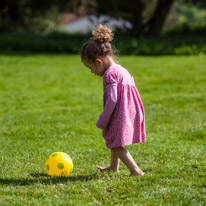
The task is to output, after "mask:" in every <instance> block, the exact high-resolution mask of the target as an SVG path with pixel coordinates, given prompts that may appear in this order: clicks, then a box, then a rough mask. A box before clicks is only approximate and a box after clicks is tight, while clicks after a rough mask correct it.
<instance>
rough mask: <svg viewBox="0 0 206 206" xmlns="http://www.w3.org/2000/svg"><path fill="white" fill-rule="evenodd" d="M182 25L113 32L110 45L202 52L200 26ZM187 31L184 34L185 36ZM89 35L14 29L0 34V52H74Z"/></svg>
mask: <svg viewBox="0 0 206 206" xmlns="http://www.w3.org/2000/svg"><path fill="white" fill-rule="evenodd" d="M205 28H206V27H204V26H201V27H195V26H188V25H184V26H183V27H181V28H180V27H176V28H173V30H170V31H167V32H165V33H164V34H163V35H162V36H161V37H159V38H155V39H152V38H145V37H140V38H134V37H131V36H129V35H128V34H121V33H117V34H116V35H115V39H114V42H113V44H114V46H115V47H116V49H117V50H119V51H120V54H125V55H129V54H131V55H198V54H201V55H202V54H206V41H205V37H204V32H203V31H204V29H205ZM186 34H187V35H186ZM90 38H91V36H89V35H80V34H68V33H62V32H53V33H50V34H36V33H32V32H14V33H4V34H0V51H1V52H20V51H21V52H38V53H39V52H41V53H68V54H78V53H79V52H80V50H81V47H82V45H83V43H85V42H86V41H88V40H89V39H90Z"/></svg>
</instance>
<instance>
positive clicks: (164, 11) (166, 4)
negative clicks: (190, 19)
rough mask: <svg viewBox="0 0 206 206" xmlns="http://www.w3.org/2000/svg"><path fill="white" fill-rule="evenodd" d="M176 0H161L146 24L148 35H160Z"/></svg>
mask: <svg viewBox="0 0 206 206" xmlns="http://www.w3.org/2000/svg"><path fill="white" fill-rule="evenodd" d="M173 2H174V0H159V1H158V4H157V7H156V9H155V11H154V14H153V15H152V17H151V19H150V21H149V22H148V23H147V24H146V27H147V28H148V31H147V32H146V35H147V36H150V37H158V36H159V35H160V33H161V31H162V28H163V25H164V22H165V19H166V17H167V15H168V13H169V10H170V8H171V6H172V4H173Z"/></svg>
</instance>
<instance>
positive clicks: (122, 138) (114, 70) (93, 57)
mask: <svg viewBox="0 0 206 206" xmlns="http://www.w3.org/2000/svg"><path fill="white" fill-rule="evenodd" d="M112 39H113V33H112V30H111V29H110V28H109V27H107V26H104V25H101V24H100V25H98V26H97V27H96V28H95V29H94V30H93V39H92V40H90V41H89V42H88V43H86V44H85V45H84V46H83V48H82V51H81V59H82V62H83V63H84V65H85V66H87V67H88V68H89V69H90V70H91V72H92V73H93V74H95V75H97V76H100V77H102V76H103V88H104V96H103V104H104V110H103V112H102V113H101V115H100V117H99V120H98V121H97V123H96V126H97V127H98V128H100V129H102V130H103V137H104V139H105V141H106V146H107V148H108V149H110V150H111V164H110V166H109V167H105V168H103V167H100V166H98V167H97V168H98V169H99V170H100V171H106V170H112V171H116V172H118V170H119V162H120V160H121V161H122V162H123V163H124V164H125V165H126V166H127V167H128V169H129V170H130V176H139V175H140V176H144V174H145V173H144V172H143V171H142V170H141V169H140V168H139V167H138V166H137V164H136V163H135V161H134V159H133V158H132V156H131V154H130V153H129V152H128V151H127V150H126V149H125V148H123V146H125V145H130V144H135V143H138V142H145V141H146V137H145V117H144V108H143V104H142V101H141V98H140V95H139V93H138V91H137V89H136V87H135V82H134V79H133V77H132V75H130V74H129V72H128V71H127V70H126V69H125V68H123V67H122V66H120V65H119V64H117V63H116V62H115V60H114V50H113V49H112V46H111V44H110V43H109V42H110V41H112Z"/></svg>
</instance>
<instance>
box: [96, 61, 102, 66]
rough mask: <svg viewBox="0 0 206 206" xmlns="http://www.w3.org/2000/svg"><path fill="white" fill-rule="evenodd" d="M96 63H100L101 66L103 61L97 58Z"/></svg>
mask: <svg viewBox="0 0 206 206" xmlns="http://www.w3.org/2000/svg"><path fill="white" fill-rule="evenodd" d="M95 63H96V64H98V65H99V66H102V65H103V61H102V60H101V59H95Z"/></svg>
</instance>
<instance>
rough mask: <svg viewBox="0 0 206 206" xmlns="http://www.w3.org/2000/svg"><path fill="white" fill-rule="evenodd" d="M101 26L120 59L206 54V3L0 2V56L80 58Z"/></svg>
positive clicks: (145, 0)
mask: <svg viewBox="0 0 206 206" xmlns="http://www.w3.org/2000/svg"><path fill="white" fill-rule="evenodd" d="M99 23H106V24H108V25H109V26H111V27H112V28H113V29H114V32H115V38H114V42H113V44H114V46H115V47H116V48H117V49H118V50H119V51H120V54H125V55H126V54H127V55H129V54H132V55H170V54H172V55H188V54H189V55H199V56H204V55H205V53H206V38H205V33H206V1H204V0H127V1H125V0H124V1H123V0H118V1H117V0H104V1H101V0H18V1H16V0H0V52H1V53H12V52H15V53H16V52H34V53H35V52H38V53H39V52H40V53H41V52H42V53H68V54H78V53H79V51H80V49H81V46H82V44H83V43H84V42H85V41H87V40H88V39H89V38H91V30H92V28H93V27H94V26H95V25H97V24H99Z"/></svg>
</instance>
